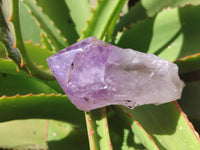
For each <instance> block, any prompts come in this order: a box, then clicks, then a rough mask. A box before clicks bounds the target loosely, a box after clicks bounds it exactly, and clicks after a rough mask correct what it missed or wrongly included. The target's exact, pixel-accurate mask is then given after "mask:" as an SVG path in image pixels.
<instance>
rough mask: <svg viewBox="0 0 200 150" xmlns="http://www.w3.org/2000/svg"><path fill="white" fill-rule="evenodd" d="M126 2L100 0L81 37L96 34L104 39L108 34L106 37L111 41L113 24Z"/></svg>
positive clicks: (123, 0) (121, 0) (122, 0)
mask: <svg viewBox="0 0 200 150" xmlns="http://www.w3.org/2000/svg"><path fill="white" fill-rule="evenodd" d="M125 2H126V0H113V1H107V0H99V1H98V4H97V7H96V8H95V9H94V11H93V12H92V17H91V18H90V19H89V21H88V24H87V26H86V28H85V30H84V31H83V34H82V36H81V38H80V39H84V38H86V37H89V36H95V37H97V38H99V39H101V40H103V39H104V38H105V37H104V36H106V35H107V36H108V37H107V38H106V39H107V41H109V38H110V36H111V34H112V31H113V28H114V27H113V26H114V25H115V23H116V21H117V18H118V16H119V13H120V11H121V9H122V7H123V6H124V4H125Z"/></svg>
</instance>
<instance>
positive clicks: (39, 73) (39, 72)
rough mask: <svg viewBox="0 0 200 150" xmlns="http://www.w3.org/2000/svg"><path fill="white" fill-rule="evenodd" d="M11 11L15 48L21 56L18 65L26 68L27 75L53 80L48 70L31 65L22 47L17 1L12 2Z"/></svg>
mask: <svg viewBox="0 0 200 150" xmlns="http://www.w3.org/2000/svg"><path fill="white" fill-rule="evenodd" d="M12 2H13V11H12V16H11V20H12V22H13V25H14V29H15V38H16V45H15V47H17V48H19V50H20V53H21V55H22V58H23V59H22V61H21V63H20V67H21V68H28V69H27V70H28V73H29V74H31V75H34V76H36V77H38V78H40V79H43V80H54V79H55V78H54V76H53V74H52V72H50V71H48V70H43V69H40V68H38V67H37V66H36V65H34V64H33V62H32V60H31V59H30V57H29V55H28V54H27V51H26V48H25V46H24V42H23V37H22V33H21V27H20V17H19V1H18V0H13V1H12Z"/></svg>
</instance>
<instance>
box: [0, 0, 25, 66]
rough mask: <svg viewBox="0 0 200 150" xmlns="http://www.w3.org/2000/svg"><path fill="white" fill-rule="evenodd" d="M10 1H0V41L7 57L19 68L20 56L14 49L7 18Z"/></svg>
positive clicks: (11, 28) (12, 35) (10, 26)
mask: <svg viewBox="0 0 200 150" xmlns="http://www.w3.org/2000/svg"><path fill="white" fill-rule="evenodd" d="M11 8H12V5H11V1H6V0H0V41H1V42H2V43H3V44H4V46H5V47H6V50H7V52H8V56H9V57H10V58H12V59H13V60H14V61H15V63H16V64H17V65H18V66H20V64H21V55H20V52H19V50H18V49H17V48H15V47H14V45H15V40H14V32H13V27H12V24H11V22H9V16H10V13H11Z"/></svg>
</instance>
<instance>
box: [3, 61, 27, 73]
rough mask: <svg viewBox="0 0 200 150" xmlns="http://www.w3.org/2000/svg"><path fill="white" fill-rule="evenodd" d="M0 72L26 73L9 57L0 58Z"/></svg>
mask: <svg viewBox="0 0 200 150" xmlns="http://www.w3.org/2000/svg"><path fill="white" fill-rule="evenodd" d="M0 73H6V74H12V75H26V74H25V73H24V72H23V71H21V70H19V69H18V67H17V65H16V64H15V63H14V61H12V60H11V59H1V58H0Z"/></svg>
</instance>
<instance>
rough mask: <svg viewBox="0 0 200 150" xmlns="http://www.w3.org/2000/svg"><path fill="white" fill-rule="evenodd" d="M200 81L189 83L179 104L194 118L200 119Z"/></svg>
mask: <svg viewBox="0 0 200 150" xmlns="http://www.w3.org/2000/svg"><path fill="white" fill-rule="evenodd" d="M199 90H200V82H191V83H187V84H186V86H185V88H184V89H183V94H182V97H181V100H180V101H179V104H180V105H181V108H182V109H183V111H184V112H185V113H186V114H187V115H188V116H189V117H190V118H192V119H198V120H200V111H199V108H200V101H199V97H200V93H199Z"/></svg>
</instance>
